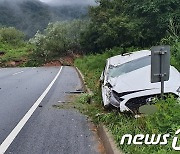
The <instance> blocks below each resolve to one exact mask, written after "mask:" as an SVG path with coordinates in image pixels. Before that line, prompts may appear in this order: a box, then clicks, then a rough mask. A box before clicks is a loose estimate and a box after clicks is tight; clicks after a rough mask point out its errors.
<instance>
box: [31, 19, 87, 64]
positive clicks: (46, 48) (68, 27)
mask: <svg viewBox="0 0 180 154" xmlns="http://www.w3.org/2000/svg"><path fill="white" fill-rule="evenodd" d="M87 23H88V22H87V21H82V20H73V21H63V22H55V23H50V24H49V25H48V27H47V28H46V29H45V30H44V33H42V34H41V33H40V32H38V33H37V34H36V35H35V37H34V38H33V39H31V40H30V42H31V43H33V44H35V45H36V51H35V54H36V55H39V56H41V57H44V58H45V61H46V60H47V59H48V58H49V57H50V56H55V55H58V56H60V55H64V54H66V53H67V52H69V51H78V50H80V49H81V47H80V34H81V31H83V30H84V29H85V27H86V25H87Z"/></svg>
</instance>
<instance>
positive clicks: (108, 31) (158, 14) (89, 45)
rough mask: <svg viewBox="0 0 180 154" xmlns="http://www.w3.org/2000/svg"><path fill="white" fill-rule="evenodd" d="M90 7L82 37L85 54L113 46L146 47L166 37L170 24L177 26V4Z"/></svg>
mask: <svg viewBox="0 0 180 154" xmlns="http://www.w3.org/2000/svg"><path fill="white" fill-rule="evenodd" d="M98 3H99V5H98V6H94V7H91V9H90V13H89V14H90V19H91V23H90V25H89V27H88V29H87V30H86V31H85V32H84V33H83V35H82V41H81V42H82V45H83V46H84V49H87V50H88V51H94V52H97V51H100V50H104V49H106V48H112V47H114V46H118V47H119V46H120V47H129V46H140V47H148V46H152V45H155V44H156V43H157V42H159V41H160V40H161V39H162V38H163V37H164V36H165V35H166V31H167V29H168V26H169V21H170V20H171V19H173V20H174V21H175V22H177V23H179V22H180V1H179V0H128V1H127V0H98Z"/></svg>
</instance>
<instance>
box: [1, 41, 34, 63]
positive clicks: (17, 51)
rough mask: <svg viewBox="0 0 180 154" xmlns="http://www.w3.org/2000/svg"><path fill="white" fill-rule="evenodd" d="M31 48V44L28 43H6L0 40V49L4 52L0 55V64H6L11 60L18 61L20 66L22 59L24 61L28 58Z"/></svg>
mask: <svg viewBox="0 0 180 154" xmlns="http://www.w3.org/2000/svg"><path fill="white" fill-rule="evenodd" d="M32 49H33V46H32V45H28V44H27V43H21V44H19V45H11V44H8V43H2V42H0V51H1V52H2V51H3V52H4V54H3V55H1V56H0V62H1V64H0V66H8V65H9V64H8V63H10V62H13V61H20V62H21V64H20V65H21V66H22V65H23V61H25V60H26V59H27V58H28V56H29V54H30V52H31V51H32Z"/></svg>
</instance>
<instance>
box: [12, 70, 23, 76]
mask: <svg viewBox="0 0 180 154" xmlns="http://www.w3.org/2000/svg"><path fill="white" fill-rule="evenodd" d="M23 72H24V71H21V72H17V73H14V74H13V75H17V74H20V73H23Z"/></svg>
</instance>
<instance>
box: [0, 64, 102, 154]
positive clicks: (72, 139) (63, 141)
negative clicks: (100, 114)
mask: <svg viewBox="0 0 180 154" xmlns="http://www.w3.org/2000/svg"><path fill="white" fill-rule="evenodd" d="M81 88H82V83H81V80H80V79H79V77H78V74H77V72H76V70H75V69H74V68H73V67H63V68H60V67H47V68H45V67H42V68H3V69H0V144H1V145H0V154H1V153H3V152H4V153H11V154H12V153H13V154H46V153H47V154H54V153H55V154H56V153H57V154H61V153H62V154H66V153H67V154H74V153H77V154H85V153H86V154H96V153H101V152H102V151H100V150H99V147H100V146H101V144H100V142H99V139H98V137H97V135H96V133H95V132H93V131H92V130H91V126H90V124H89V122H88V121H87V118H86V117H85V116H84V115H82V114H80V113H79V112H78V111H75V110H65V109H57V108H54V107H53V106H54V105H57V104H59V102H64V101H66V98H67V93H66V92H69V91H76V90H77V89H81Z"/></svg>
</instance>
